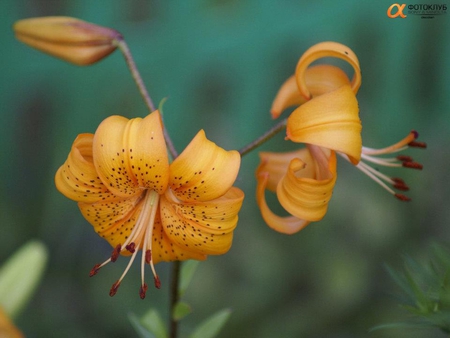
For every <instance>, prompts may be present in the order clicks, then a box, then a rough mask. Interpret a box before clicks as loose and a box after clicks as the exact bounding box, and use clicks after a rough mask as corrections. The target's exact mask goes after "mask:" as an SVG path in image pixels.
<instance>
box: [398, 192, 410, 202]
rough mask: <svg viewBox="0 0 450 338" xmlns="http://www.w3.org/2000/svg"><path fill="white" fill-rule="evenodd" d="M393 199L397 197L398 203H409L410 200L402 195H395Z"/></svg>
mask: <svg viewBox="0 0 450 338" xmlns="http://www.w3.org/2000/svg"><path fill="white" fill-rule="evenodd" d="M394 196H395V197H397V198H398V199H399V200H400V201H404V202H407V201H411V199H410V198H409V197H408V196H405V195H402V194H395V195H394Z"/></svg>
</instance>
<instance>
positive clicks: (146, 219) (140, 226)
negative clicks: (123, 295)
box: [89, 190, 161, 299]
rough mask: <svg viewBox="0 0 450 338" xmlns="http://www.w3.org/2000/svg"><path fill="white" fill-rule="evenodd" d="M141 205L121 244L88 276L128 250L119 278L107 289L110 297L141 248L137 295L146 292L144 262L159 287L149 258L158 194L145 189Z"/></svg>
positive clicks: (157, 278) (95, 266)
mask: <svg viewBox="0 0 450 338" xmlns="http://www.w3.org/2000/svg"><path fill="white" fill-rule="evenodd" d="M144 194H145V197H144V201H143V206H142V212H141V213H140V215H139V217H138V219H137V221H136V224H135V226H134V228H133V230H132V231H131V234H130V236H129V237H128V238H127V239H126V240H125V242H124V243H123V244H118V245H116V247H115V248H114V250H113V252H112V254H111V257H110V258H108V259H107V260H106V261H105V262H103V263H102V264H96V265H94V267H93V268H92V269H91V271H90V273H89V276H90V277H92V276H94V275H96V274H97V273H98V271H99V270H100V268H102V267H103V266H105V265H106V264H108V263H109V262H115V261H116V260H117V259H118V257H119V255H120V253H121V252H122V251H125V250H126V251H128V252H130V253H131V254H132V255H131V258H130V260H129V262H128V264H127V266H126V268H125V270H124V272H123V273H122V275H121V276H120V278H119V279H118V280H117V281H116V282H115V283H114V284H113V285H112V286H111V289H110V291H109V295H110V296H111V297H112V296H114V295H115V294H116V293H117V290H118V289H119V286H120V283H121V282H122V280H123V279H124V278H125V276H126V274H127V273H128V271H129V270H130V268H131V265H132V264H133V262H134V260H135V258H136V255H137V253H138V250H136V249H139V248H141V250H142V259H141V287H140V289H139V295H140V297H141V299H144V298H145V293H146V292H147V289H148V286H147V284H146V283H145V281H144V270H145V263H147V264H149V265H150V266H151V269H152V272H153V275H154V279H155V286H156V287H157V288H159V287H160V286H161V282H160V281H159V277H158V275H157V274H156V271H155V267H154V264H153V261H152V258H151V246H152V241H151V238H152V234H153V227H154V222H155V217H156V213H157V210H158V202H159V195H158V193H157V192H155V191H153V190H149V191H146V192H145V193H144Z"/></svg>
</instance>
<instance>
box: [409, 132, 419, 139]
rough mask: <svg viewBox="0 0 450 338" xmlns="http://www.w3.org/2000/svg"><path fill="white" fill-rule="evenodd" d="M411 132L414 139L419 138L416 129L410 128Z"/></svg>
mask: <svg viewBox="0 0 450 338" xmlns="http://www.w3.org/2000/svg"><path fill="white" fill-rule="evenodd" d="M411 134H413V135H414V139H418V138H419V133H418V132H417V131H416V130H411Z"/></svg>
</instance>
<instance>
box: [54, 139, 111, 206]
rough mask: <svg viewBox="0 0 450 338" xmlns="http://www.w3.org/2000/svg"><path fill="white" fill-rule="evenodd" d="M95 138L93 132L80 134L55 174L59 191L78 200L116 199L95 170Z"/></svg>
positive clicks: (88, 201)
mask: <svg viewBox="0 0 450 338" xmlns="http://www.w3.org/2000/svg"><path fill="white" fill-rule="evenodd" d="M93 138H94V135H93V134H80V135H78V136H77V138H76V139H75V141H74V142H73V144H72V149H71V151H70V153H69V156H68V157H67V160H66V162H65V163H64V164H63V165H62V166H61V167H60V168H59V169H58V171H57V173H56V175H55V184H56V188H57V189H58V190H59V192H61V193H62V194H63V195H64V196H66V197H67V198H70V199H72V200H74V201H77V202H86V203H93V202H97V201H100V200H103V201H105V200H111V199H114V196H113V195H112V194H111V193H110V192H109V190H108V189H107V188H106V187H105V185H104V184H103V182H102V181H101V180H100V178H99V177H98V175H97V171H96V170H95V167H94V163H93V159H92V140H93Z"/></svg>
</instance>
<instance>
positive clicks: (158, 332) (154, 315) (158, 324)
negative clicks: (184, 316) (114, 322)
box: [140, 309, 167, 338]
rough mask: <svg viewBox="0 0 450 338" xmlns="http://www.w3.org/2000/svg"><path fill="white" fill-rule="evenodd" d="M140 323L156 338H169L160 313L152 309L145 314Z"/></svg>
mask: <svg viewBox="0 0 450 338" xmlns="http://www.w3.org/2000/svg"><path fill="white" fill-rule="evenodd" d="M140 323H141V324H142V326H143V327H144V328H146V329H147V330H149V331H150V332H152V333H153V334H154V335H155V337H156V338H167V331H166V327H165V324H164V321H163V320H162V318H161V316H160V315H159V313H158V311H157V310H155V309H150V310H149V311H147V313H145V314H144V315H143V316H142V317H141V320H140Z"/></svg>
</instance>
